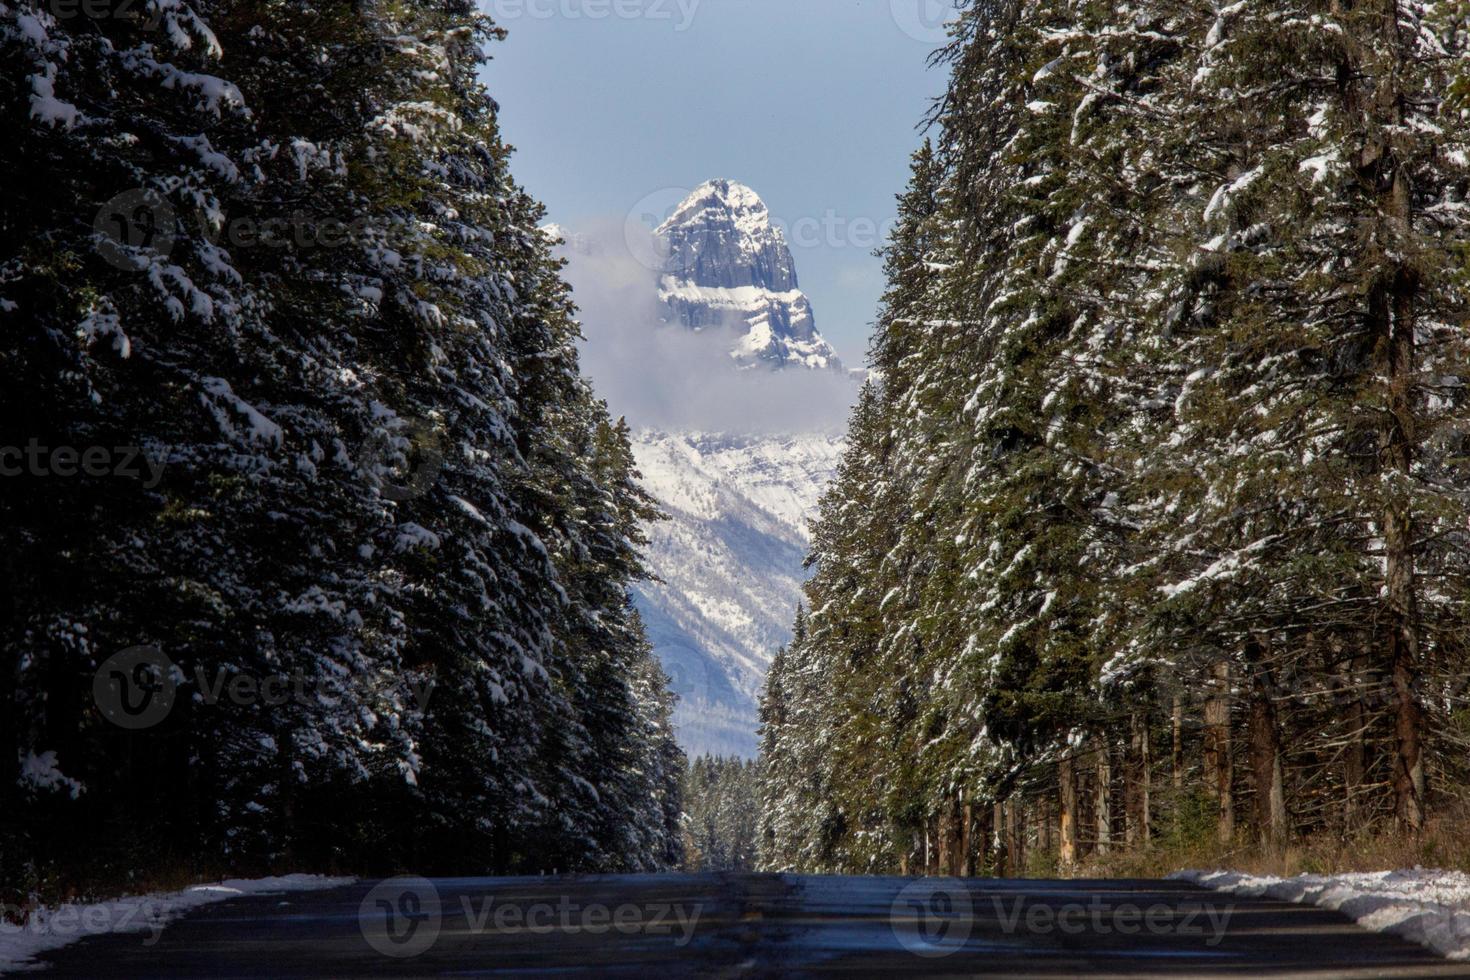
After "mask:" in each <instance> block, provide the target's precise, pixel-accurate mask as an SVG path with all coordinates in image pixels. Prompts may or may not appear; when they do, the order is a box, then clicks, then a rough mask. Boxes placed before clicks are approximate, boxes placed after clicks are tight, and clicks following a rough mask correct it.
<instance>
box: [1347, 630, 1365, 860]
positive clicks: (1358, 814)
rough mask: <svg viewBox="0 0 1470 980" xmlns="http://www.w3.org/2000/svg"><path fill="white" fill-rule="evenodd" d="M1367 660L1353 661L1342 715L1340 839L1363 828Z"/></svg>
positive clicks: (1350, 835) (1361, 656) (1357, 659)
mask: <svg viewBox="0 0 1470 980" xmlns="http://www.w3.org/2000/svg"><path fill="white" fill-rule="evenodd" d="M1367 667H1368V664H1367V658H1365V657H1364V656H1363V655H1362V654H1361V653H1358V654H1355V655H1354V656H1353V658H1352V661H1351V665H1350V668H1349V673H1348V701H1347V704H1346V705H1345V708H1346V711H1345V712H1344V714H1345V716H1346V718H1347V732H1346V738H1347V745H1346V746H1345V747H1344V748H1343V752H1342V769H1343V792H1344V794H1345V795H1346V797H1347V798H1346V800H1344V804H1343V836H1345V837H1352V836H1354V835H1356V834H1357V833H1358V831H1359V830H1361V829H1362V827H1363V800H1362V793H1363V784H1364V782H1365V781H1366V779H1367V775H1368V752H1367V747H1366V744H1365V743H1366V739H1367V728H1368V711H1367V709H1366V708H1365V707H1364V705H1363V692H1362V684H1363V674H1364V672H1365V671H1366V670H1367Z"/></svg>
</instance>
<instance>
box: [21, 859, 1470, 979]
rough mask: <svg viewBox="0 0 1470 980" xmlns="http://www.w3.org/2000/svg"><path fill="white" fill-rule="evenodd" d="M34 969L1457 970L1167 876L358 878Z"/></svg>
mask: <svg viewBox="0 0 1470 980" xmlns="http://www.w3.org/2000/svg"><path fill="white" fill-rule="evenodd" d="M45 961H46V962H47V963H48V964H49V965H50V970H49V975H50V976H54V977H87V978H113V977H135V978H136V977H147V978H183V977H189V978H206V977H207V978H221V977H224V978H229V977H241V978H244V977H250V978H255V977H479V976H490V977H568V976H571V977H578V976H588V977H593V976H595V977H639V978H643V980H653V978H658V980H662V978H668V977H684V976H698V977H788V976H790V977H804V976H820V975H831V974H843V975H848V976H878V977H894V976H900V975H905V976H954V977H959V976H1027V977H1075V976H1089V977H1164V976H1170V977H1173V976H1210V977H1217V976H1230V977H1262V976H1269V977H1288V976H1290V977H1332V978H1343V980H1347V978H1353V977H1431V976H1434V977H1442V976H1461V977H1465V976H1470V964H1463V963H1451V962H1449V961H1446V960H1443V959H1440V958H1439V957H1437V956H1435V955H1434V954H1432V953H1430V952H1429V951H1428V950H1425V949H1423V948H1421V947H1418V946H1415V945H1412V944H1410V943H1407V942H1405V941H1403V940H1400V939H1397V938H1394V937H1392V936H1386V935H1381V934H1376V933H1371V932H1368V931H1366V930H1363V929H1360V928H1358V927H1357V926H1355V925H1353V924H1352V923H1351V922H1349V921H1348V920H1347V919H1346V918H1344V917H1342V916H1340V915H1338V914H1336V913H1333V912H1328V911H1324V910H1321V909H1316V908H1311V907H1306V906H1300V905H1292V904H1289V903H1283V902H1274V901H1267V900H1252V899H1239V898H1235V897H1233V896H1226V895H1219V894H1216V893H1214V892H1210V891H1207V890H1203V889H1200V888H1197V887H1195V886H1192V885H1188V884H1185V883H1183V882H1172V881H1023V880H995V879H982V878H975V879H965V880H963V881H957V880H955V879H912V878H851V877H811V876H800V875H649V876H638V877H617V876H599V877H544V878H500V879H490V878H453V879H445V878H440V879H434V880H433V881H424V880H423V879H390V880H388V881H386V882H361V883H359V884H356V885H351V886H347V887H344V888H336V889H332V890H330V891H321V892H298V893H291V894H282V895H274V896H266V895H262V896H251V897H248V898H240V899H237V900H234V901H230V902H224V903H221V904H218V905H211V906H206V907H204V908H201V909H198V910H196V911H195V912H193V913H191V914H190V915H188V916H187V917H185V918H183V919H181V920H179V921H177V922H175V923H173V924H172V925H170V926H169V927H168V928H167V929H166V930H164V931H163V932H162V933H154V934H152V935H149V934H141V935H112V936H95V937H91V938H87V939H84V940H82V941H80V942H78V943H77V944H75V945H73V946H70V947H67V948H65V949H63V950H58V951H55V952H53V953H51V954H50V955H49V956H47V957H46V959H45ZM43 975H46V974H43Z"/></svg>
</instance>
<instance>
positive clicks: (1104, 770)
mask: <svg viewBox="0 0 1470 980" xmlns="http://www.w3.org/2000/svg"><path fill="white" fill-rule="evenodd" d="M1094 791H1095V795H1094V797H1093V799H1094V801H1095V802H1094V805H1093V818H1094V820H1095V821H1096V826H1097V853H1099V854H1106V853H1108V850H1109V849H1110V848H1111V846H1112V843H1113V763H1112V760H1111V759H1110V758H1109V756H1108V744H1107V743H1106V742H1104V741H1102V740H1101V739H1099V740H1098V743H1097V784H1096V786H1095V787H1094Z"/></svg>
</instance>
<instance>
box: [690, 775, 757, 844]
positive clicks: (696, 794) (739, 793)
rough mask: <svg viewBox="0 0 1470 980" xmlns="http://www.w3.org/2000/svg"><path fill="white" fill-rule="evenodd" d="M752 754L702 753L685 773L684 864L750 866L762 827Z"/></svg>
mask: <svg viewBox="0 0 1470 980" xmlns="http://www.w3.org/2000/svg"><path fill="white" fill-rule="evenodd" d="M759 772H760V770H759V768H758V767H757V765H756V762H755V761H754V760H753V759H741V758H738V757H735V756H717V755H702V756H697V757H695V758H693V759H690V760H689V768H688V770H687V771H686V773H685V776H684V789H683V800H684V869H685V870H686V871H754V870H755V867H756V860H757V856H758V855H757V850H758V844H759V838H758V833H759V828H760V778H759Z"/></svg>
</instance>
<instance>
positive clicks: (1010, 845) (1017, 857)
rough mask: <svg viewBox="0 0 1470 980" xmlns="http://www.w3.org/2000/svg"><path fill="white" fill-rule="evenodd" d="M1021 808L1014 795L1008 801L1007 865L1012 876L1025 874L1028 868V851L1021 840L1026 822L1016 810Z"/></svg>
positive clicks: (1018, 800)
mask: <svg viewBox="0 0 1470 980" xmlns="http://www.w3.org/2000/svg"><path fill="white" fill-rule="evenodd" d="M1020 808H1021V801H1020V799H1019V798H1018V797H1015V796H1012V797H1011V798H1010V799H1009V800H1007V801H1006V865H1007V867H1008V869H1009V873H1010V877H1012V878H1016V877H1019V876H1020V875H1022V874H1025V870H1026V853H1025V847H1024V845H1023V843H1022V840H1021V829H1022V828H1023V827H1024V826H1025V824H1024V822H1023V820H1022V818H1021V816H1020V815H1019V814H1017V812H1016V811H1017V810H1019V809H1020Z"/></svg>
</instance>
